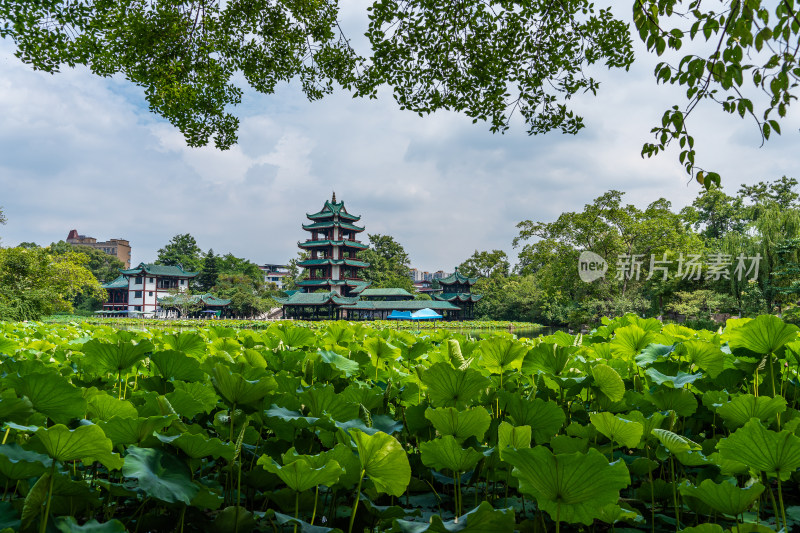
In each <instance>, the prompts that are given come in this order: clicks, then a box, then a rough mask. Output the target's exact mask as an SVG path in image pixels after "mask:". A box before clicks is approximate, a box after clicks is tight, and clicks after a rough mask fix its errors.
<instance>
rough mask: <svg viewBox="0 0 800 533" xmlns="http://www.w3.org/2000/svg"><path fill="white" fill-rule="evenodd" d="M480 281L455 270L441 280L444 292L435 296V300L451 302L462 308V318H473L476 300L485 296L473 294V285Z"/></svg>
mask: <svg viewBox="0 0 800 533" xmlns="http://www.w3.org/2000/svg"><path fill="white" fill-rule="evenodd" d="M477 281H478V278H468V277H467V276H465V275H464V274H462V273H461V272H459V271H458V267H456V268H455V271H454V272H453V273H452V274H450V275H449V276H447V277H446V278H442V279H440V280H439V284H440V285H441V286H442V292H441V293H439V294H435V295H434V296H433V298H434V300H438V301H441V302H450V303H452V304H454V305H457V306H458V307H459V308H460V309H461V310H462V313H461V318H462V319H465V320H471V319H472V318H473V316H474V307H475V302H477V301H478V300H480V299H481V298H483V295H481V294H473V293H472V286H473V285H475V283H476V282H477Z"/></svg>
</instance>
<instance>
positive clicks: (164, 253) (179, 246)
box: [155, 233, 202, 272]
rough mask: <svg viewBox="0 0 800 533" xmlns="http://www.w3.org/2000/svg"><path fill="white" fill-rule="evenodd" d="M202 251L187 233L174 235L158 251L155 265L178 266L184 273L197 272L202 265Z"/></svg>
mask: <svg viewBox="0 0 800 533" xmlns="http://www.w3.org/2000/svg"><path fill="white" fill-rule="evenodd" d="M201 254H202V250H200V247H199V246H197V241H196V240H195V239H194V237H192V236H191V235H190V234H188V233H184V234H181V235H175V236H174V237H173V238H172V239H170V241H169V242H168V243H167V244H166V245H164V247H163V248H160V249H159V250H158V257H157V258H156V261H155V263H156V264H157V265H169V266H180V267H181V268H183V270H185V271H186V272H197V271H199V270H200V267H201V265H202V259H201Z"/></svg>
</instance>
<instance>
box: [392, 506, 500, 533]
mask: <svg viewBox="0 0 800 533" xmlns="http://www.w3.org/2000/svg"><path fill="white" fill-rule="evenodd" d="M514 522H515V521H514V511H513V510H512V509H494V508H493V507H492V505H491V504H490V503H488V502H481V504H480V505H479V506H478V507H476V508H475V509H473V510H471V511H470V512H468V513H465V514H463V515H461V516H459V517H458V518H457V519H454V520H450V521H448V522H443V521H442V518H441V517H440V516H439V515H437V514H434V515H433V516H431V518H430V522H412V521H409V520H400V519H397V520H395V521H394V524H393V526H392V529H391V530H389V531H390V532H391V533H457V532H462V533H495V532H501V531H514Z"/></svg>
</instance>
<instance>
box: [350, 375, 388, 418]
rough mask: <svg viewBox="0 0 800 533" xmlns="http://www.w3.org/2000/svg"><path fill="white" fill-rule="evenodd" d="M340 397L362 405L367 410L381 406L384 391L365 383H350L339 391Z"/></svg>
mask: <svg viewBox="0 0 800 533" xmlns="http://www.w3.org/2000/svg"><path fill="white" fill-rule="evenodd" d="M340 394H341V396H342V398H343V399H344V400H345V401H346V402H348V403H354V404H356V405H363V406H364V407H365V408H367V409H368V410H370V411H372V410H374V409H379V408H381V407H383V395H384V394H385V391H384V390H383V389H382V388H380V387H378V386H374V387H373V386H370V385H367V384H366V383H362V382H355V383H351V384H350V385H348V386H347V387H345V389H344V390H343V391H342V392H341V393H340Z"/></svg>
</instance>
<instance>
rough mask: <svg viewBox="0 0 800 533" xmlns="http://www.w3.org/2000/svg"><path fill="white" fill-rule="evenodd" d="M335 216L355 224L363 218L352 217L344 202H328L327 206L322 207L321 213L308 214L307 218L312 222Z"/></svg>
mask: <svg viewBox="0 0 800 533" xmlns="http://www.w3.org/2000/svg"><path fill="white" fill-rule="evenodd" d="M333 215H339V216H340V217H341V218H343V219H346V220H350V221H352V222H355V221H357V220H359V219H360V218H361V217H360V216H356V215H351V214H350V213H348V212H347V209H345V207H344V202H332V201H326V202H325V205H324V206H322V209H321V210H320V211H319V212H317V213H312V214H310V215H308V214H307V215H306V216H307V217H308V218H310V219H311V220H317V219H321V218H322V219H324V218H329V217H332V216H333Z"/></svg>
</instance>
